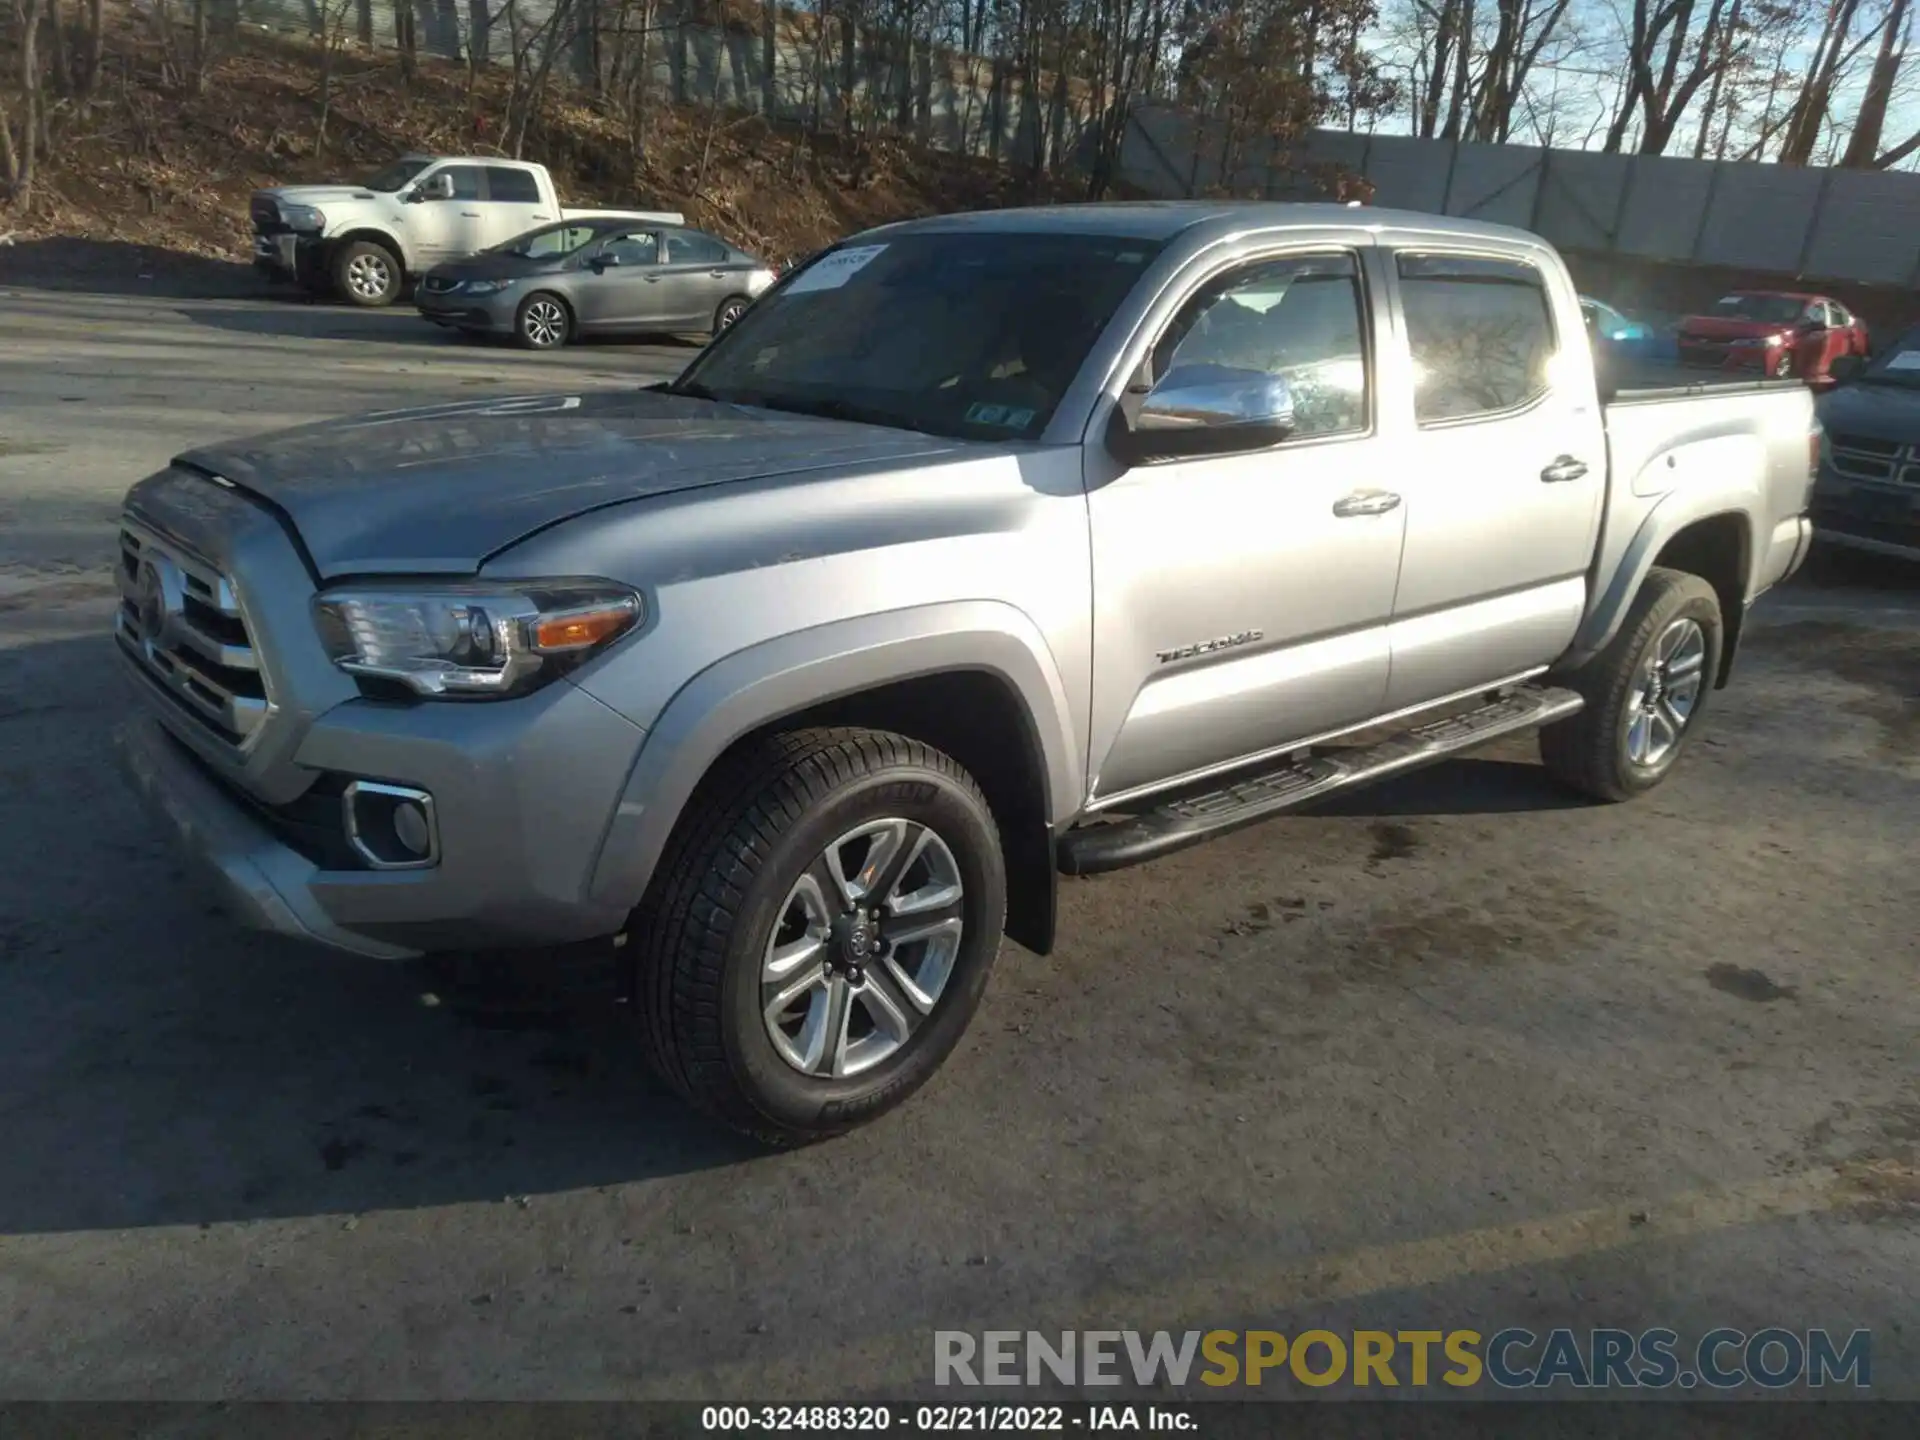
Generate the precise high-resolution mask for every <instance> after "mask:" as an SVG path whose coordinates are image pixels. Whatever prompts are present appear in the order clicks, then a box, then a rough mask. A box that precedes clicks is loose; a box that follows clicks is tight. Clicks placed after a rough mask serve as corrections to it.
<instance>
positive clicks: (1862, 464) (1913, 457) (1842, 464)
mask: <svg viewBox="0 0 1920 1440" xmlns="http://www.w3.org/2000/svg"><path fill="white" fill-rule="evenodd" d="M1827 454H1828V457H1829V459H1830V460H1831V462H1832V465H1833V468H1834V472H1835V473H1836V474H1839V475H1844V476H1845V477H1846V478H1847V479H1849V480H1875V481H1879V482H1880V483H1881V484H1883V485H1884V484H1893V485H1912V486H1920V445H1906V444H1902V443H1901V442H1900V441H1898V440H1876V439H1874V438H1873V437H1871V436H1867V435H1843V434H1835V433H1833V432H1831V431H1829V432H1828V434H1827Z"/></svg>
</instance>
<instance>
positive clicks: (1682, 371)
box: [1608, 356, 1805, 406]
mask: <svg viewBox="0 0 1920 1440" xmlns="http://www.w3.org/2000/svg"><path fill="white" fill-rule="evenodd" d="M1609 363H1610V364H1611V367H1612V375H1613V381H1614V386H1615V389H1614V396H1613V399H1612V400H1610V401H1609V402H1608V404H1609V405H1610V406H1611V405H1644V404H1650V403H1653V402H1655V401H1661V400H1686V399H1694V398H1698V397H1700V396H1704V395H1724V394H1727V393H1728V392H1730V391H1747V392H1750V393H1751V392H1757V391H1768V390H1797V389H1803V388H1805V382H1804V381H1803V380H1800V379H1798V378H1793V379H1787V380H1774V379H1769V378H1767V377H1765V376H1761V375H1754V374H1742V373H1740V372H1739V371H1733V370H1711V369H1707V368H1705V367H1703V366H1698V365H1682V364H1681V363H1680V362H1679V361H1677V360H1652V359H1644V358H1640V357H1636V356H1622V357H1615V358H1613V359H1612V360H1611V361H1610V362H1609Z"/></svg>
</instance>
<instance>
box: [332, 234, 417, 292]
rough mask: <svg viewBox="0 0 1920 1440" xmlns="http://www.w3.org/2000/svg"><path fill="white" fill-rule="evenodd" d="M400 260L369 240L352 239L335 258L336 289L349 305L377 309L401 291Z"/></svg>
mask: <svg viewBox="0 0 1920 1440" xmlns="http://www.w3.org/2000/svg"><path fill="white" fill-rule="evenodd" d="M400 275H401V271H400V262H399V261H398V260H396V259H395V258H394V255H393V252H392V251H391V250H388V249H387V248H386V247H385V246H383V245H375V244H374V243H373V242H372V241H370V240H350V241H348V242H347V243H346V244H345V245H342V246H341V247H340V248H339V250H338V251H336V252H335V254H334V257H333V291H334V294H336V295H338V296H339V297H340V298H341V299H342V300H344V301H346V302H347V303H348V304H349V305H360V306H364V307H366V308H368V309H375V308H378V307H379V306H382V305H391V304H392V303H393V301H394V298H395V297H396V296H397V295H399V293H400Z"/></svg>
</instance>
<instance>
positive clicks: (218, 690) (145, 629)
mask: <svg viewBox="0 0 1920 1440" xmlns="http://www.w3.org/2000/svg"><path fill="white" fill-rule="evenodd" d="M114 577H115V579H116V581H117V582H118V584H119V588H120V609H119V611H118V612H117V613H116V614H115V616H114V622H113V633H114V638H115V639H116V640H118V641H119V643H120V648H121V649H122V650H123V651H124V652H125V653H126V655H127V657H128V658H129V659H130V660H131V661H132V662H133V663H134V665H135V666H137V667H138V668H139V670H140V671H141V673H142V674H144V675H146V676H147V678H148V679H150V680H152V681H153V682H154V684H155V685H156V686H157V687H158V688H159V690H160V691H161V692H162V693H163V694H164V695H165V696H166V697H167V698H168V699H169V700H171V701H172V702H173V704H174V705H175V707H176V708H177V709H179V710H180V711H181V712H182V713H184V714H186V715H188V716H190V717H191V718H192V719H193V720H194V721H195V722H197V723H198V724H200V725H202V726H204V727H205V728H206V729H207V730H208V731H210V732H211V733H213V734H214V735H216V736H218V737H219V738H220V739H221V740H223V741H225V742H226V743H227V744H229V745H231V746H233V747H235V748H236V749H238V748H242V747H244V746H245V745H246V744H247V742H248V741H249V740H250V739H252V737H253V735H254V734H255V732H256V731H258V730H259V728H260V725H261V723H262V722H263V721H264V720H265V719H266V718H267V711H268V708H269V705H268V697H267V684H266V676H265V675H264V674H263V673H262V671H261V669H260V657H259V654H258V653H257V652H256V651H255V649H254V646H253V637H252V635H251V634H250V633H249V631H248V628H247V622H246V618H245V616H244V615H243V614H242V613H241V610H240V602H239V598H238V597H237V596H236V595H235V593H234V589H233V583H232V582H231V581H230V580H228V579H227V577H226V576H224V575H222V574H221V573H220V572H219V571H218V570H217V569H215V568H214V567H213V566H212V565H209V564H208V563H207V562H206V561H204V560H202V559H201V558H200V557H199V556H197V555H195V554H193V553H192V552H191V551H189V550H187V549H186V548H185V547H183V546H180V545H177V544H175V543H174V542H172V541H170V540H167V539H165V538H163V537H162V536H160V535H157V534H155V533H154V532H153V531H151V530H148V529H147V528H146V527H144V526H142V525H138V524H135V523H134V522H133V521H131V520H123V521H122V522H121V530H120V563H119V564H118V566H116V567H115V571H114Z"/></svg>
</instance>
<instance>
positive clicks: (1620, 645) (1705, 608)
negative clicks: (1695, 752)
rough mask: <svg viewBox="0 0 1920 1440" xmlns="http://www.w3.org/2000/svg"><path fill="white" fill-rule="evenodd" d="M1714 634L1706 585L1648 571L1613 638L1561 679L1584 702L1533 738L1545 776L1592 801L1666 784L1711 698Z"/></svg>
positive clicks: (1717, 637) (1720, 634)
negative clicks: (1577, 710) (1580, 706)
mask: <svg viewBox="0 0 1920 1440" xmlns="http://www.w3.org/2000/svg"><path fill="white" fill-rule="evenodd" d="M1724 636H1725V629H1724V626H1723V624H1722V621H1721V616H1720V599H1719V596H1717V595H1716V594H1715V593H1714V589H1713V587H1712V586H1711V585H1709V584H1707V582H1706V581H1705V580H1702V579H1701V578H1700V577H1699V576H1698V575H1689V574H1687V573H1686V572H1684V571H1680V570H1664V569H1654V570H1650V571H1649V572H1648V573H1647V578H1646V582H1645V583H1644V584H1642V585H1641V587H1640V593H1639V594H1638V595H1636V596H1635V597H1634V601H1633V607H1632V609H1630V610H1629V611H1628V612H1627V618H1626V619H1625V620H1624V621H1623V622H1622V623H1621V626H1620V633H1619V634H1617V635H1615V636H1614V637H1613V639H1612V641H1611V642H1609V643H1608V645H1607V647H1606V648H1605V649H1604V650H1602V651H1601V652H1600V653H1599V654H1598V655H1596V656H1595V657H1594V658H1593V659H1591V660H1589V661H1588V662H1587V663H1586V664H1585V665H1583V666H1581V667H1580V669H1579V670H1578V671H1576V672H1575V673H1573V674H1572V675H1569V676H1567V677H1566V679H1565V682H1564V683H1566V684H1567V685H1569V686H1571V687H1572V688H1573V689H1575V690H1577V691H1579V692H1580V694H1581V695H1583V696H1585V697H1586V702H1587V703H1586V707H1585V708H1584V709H1582V710H1581V711H1580V712H1579V713H1578V714H1576V715H1573V716H1571V717H1570V718H1568V719H1566V720H1562V721H1560V722H1558V723H1557V724H1553V725H1549V726H1547V727H1546V728H1545V729H1544V730H1542V731H1541V732H1540V758H1541V760H1542V761H1543V762H1544V763H1545V765H1546V767H1547V771H1548V773H1549V774H1551V775H1552V776H1553V777H1554V779H1556V780H1558V781H1559V782H1560V783H1561V784H1563V785H1565V786H1567V787H1568V788H1569V789H1572V790H1575V791H1577V792H1579V793H1580V794H1582V795H1586V796H1588V797H1590V798H1592V799H1595V800H1631V799H1632V798H1633V797H1634V796H1636V795H1642V794H1645V793H1646V792H1647V791H1649V790H1651V789H1653V787H1654V786H1656V785H1658V784H1659V783H1660V782H1661V781H1662V780H1664V779H1666V777H1667V774H1668V772H1669V771H1671V770H1672V769H1673V766H1674V763H1675V762H1676V761H1677V760H1679V758H1680V752H1681V750H1682V749H1683V748H1684V747H1685V745H1686V741H1687V737H1688V736H1689V735H1690V734H1691V733H1692V732H1693V728H1694V726H1695V724H1696V723H1697V722H1698V720H1699V718H1700V708H1701V706H1702V705H1703V704H1704V703H1705V702H1706V699H1707V696H1708V694H1709V693H1711V691H1712V688H1713V679H1714V676H1715V675H1717V674H1718V673H1719V670H1720V651H1721V646H1722V644H1723V641H1724Z"/></svg>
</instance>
